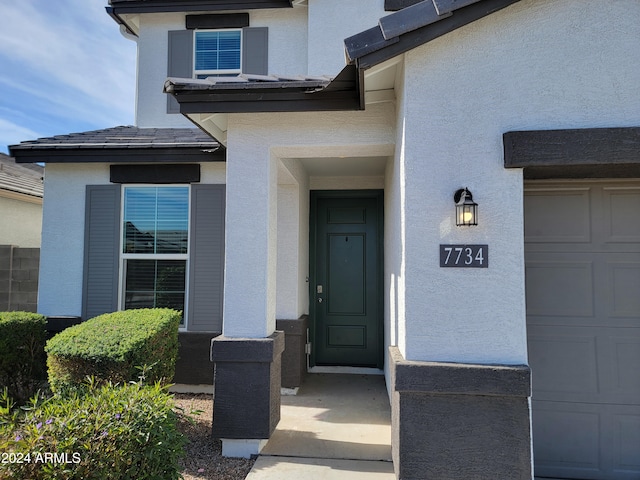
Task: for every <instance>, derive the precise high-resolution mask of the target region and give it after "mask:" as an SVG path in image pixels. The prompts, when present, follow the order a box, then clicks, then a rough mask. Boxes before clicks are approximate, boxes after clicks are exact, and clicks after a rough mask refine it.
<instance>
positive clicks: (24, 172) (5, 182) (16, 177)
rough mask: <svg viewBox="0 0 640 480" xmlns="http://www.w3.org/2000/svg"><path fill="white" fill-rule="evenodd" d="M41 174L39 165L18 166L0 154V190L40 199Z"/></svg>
mask: <svg viewBox="0 0 640 480" xmlns="http://www.w3.org/2000/svg"><path fill="white" fill-rule="evenodd" d="M43 174H44V168H43V167H41V166H40V165H37V164H33V165H18V164H17V163H16V162H15V160H14V159H13V158H11V157H10V156H8V155H5V154H4V153H0V190H8V191H11V192H15V193H22V194H25V195H31V196H34V197H40V198H42V194H43V186H42V176H43Z"/></svg>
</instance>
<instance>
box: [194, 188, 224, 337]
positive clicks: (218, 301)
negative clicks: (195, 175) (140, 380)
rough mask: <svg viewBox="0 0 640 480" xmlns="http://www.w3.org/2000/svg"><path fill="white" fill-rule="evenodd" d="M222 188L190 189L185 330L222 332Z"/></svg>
mask: <svg viewBox="0 0 640 480" xmlns="http://www.w3.org/2000/svg"><path fill="white" fill-rule="evenodd" d="M224 216H225V185H192V186H191V238H190V247H189V248H190V250H189V294H188V295H189V300H188V309H187V316H188V318H187V330H189V331H196V332H218V333H219V332H222V296H223V291H224V290H223V288H224V285H223V283H224Z"/></svg>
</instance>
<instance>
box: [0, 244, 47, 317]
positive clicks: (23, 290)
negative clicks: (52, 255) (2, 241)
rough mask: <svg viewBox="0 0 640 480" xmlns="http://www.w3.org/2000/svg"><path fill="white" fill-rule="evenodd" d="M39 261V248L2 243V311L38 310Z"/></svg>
mask: <svg viewBox="0 0 640 480" xmlns="http://www.w3.org/2000/svg"><path fill="white" fill-rule="evenodd" d="M39 261H40V249H39V248H20V247H14V246H13V245H0V312H8V311H16V310H22V311H26V312H35V311H36V310H37V302H38V266H39Z"/></svg>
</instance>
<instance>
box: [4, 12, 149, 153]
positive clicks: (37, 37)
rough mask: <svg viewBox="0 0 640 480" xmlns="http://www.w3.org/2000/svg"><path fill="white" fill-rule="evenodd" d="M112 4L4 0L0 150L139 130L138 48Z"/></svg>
mask: <svg viewBox="0 0 640 480" xmlns="http://www.w3.org/2000/svg"><path fill="white" fill-rule="evenodd" d="M107 5H108V0H53V1H52V0H17V1H14V0H0V19H1V21H0V22H1V28H0V152H2V153H8V150H7V145H12V144H16V143H19V142H21V141H24V140H33V139H36V138H39V137H48V136H52V135H63V134H68V133H75V132H84V131H88V130H96V129H100V128H108V127H114V126H117V125H133V124H134V107H135V104H134V102H135V81H136V80H135V71H136V65H135V63H136V44H135V43H134V42H133V41H131V40H128V39H126V38H124V37H123V36H122V35H121V34H120V30H119V26H118V24H117V23H116V22H114V21H113V20H112V19H111V17H110V16H109V15H108V14H107V13H106V12H105V9H104V7H105V6H107Z"/></svg>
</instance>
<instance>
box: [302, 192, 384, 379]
mask: <svg viewBox="0 0 640 480" xmlns="http://www.w3.org/2000/svg"><path fill="white" fill-rule="evenodd" d="M310 207H311V208H310V228H311V231H310V250H309V253H310V255H309V257H310V278H309V284H310V287H309V288H310V291H309V301H310V305H309V314H310V320H311V325H310V337H311V344H312V348H311V358H310V365H311V366H312V367H313V366H348V367H371V368H382V365H383V358H384V355H383V337H384V335H383V294H382V290H383V287H382V286H383V281H382V278H383V277H382V275H383V245H382V239H383V191H382V190H357V191H355V190H354V191H312V192H311V206H310Z"/></svg>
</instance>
